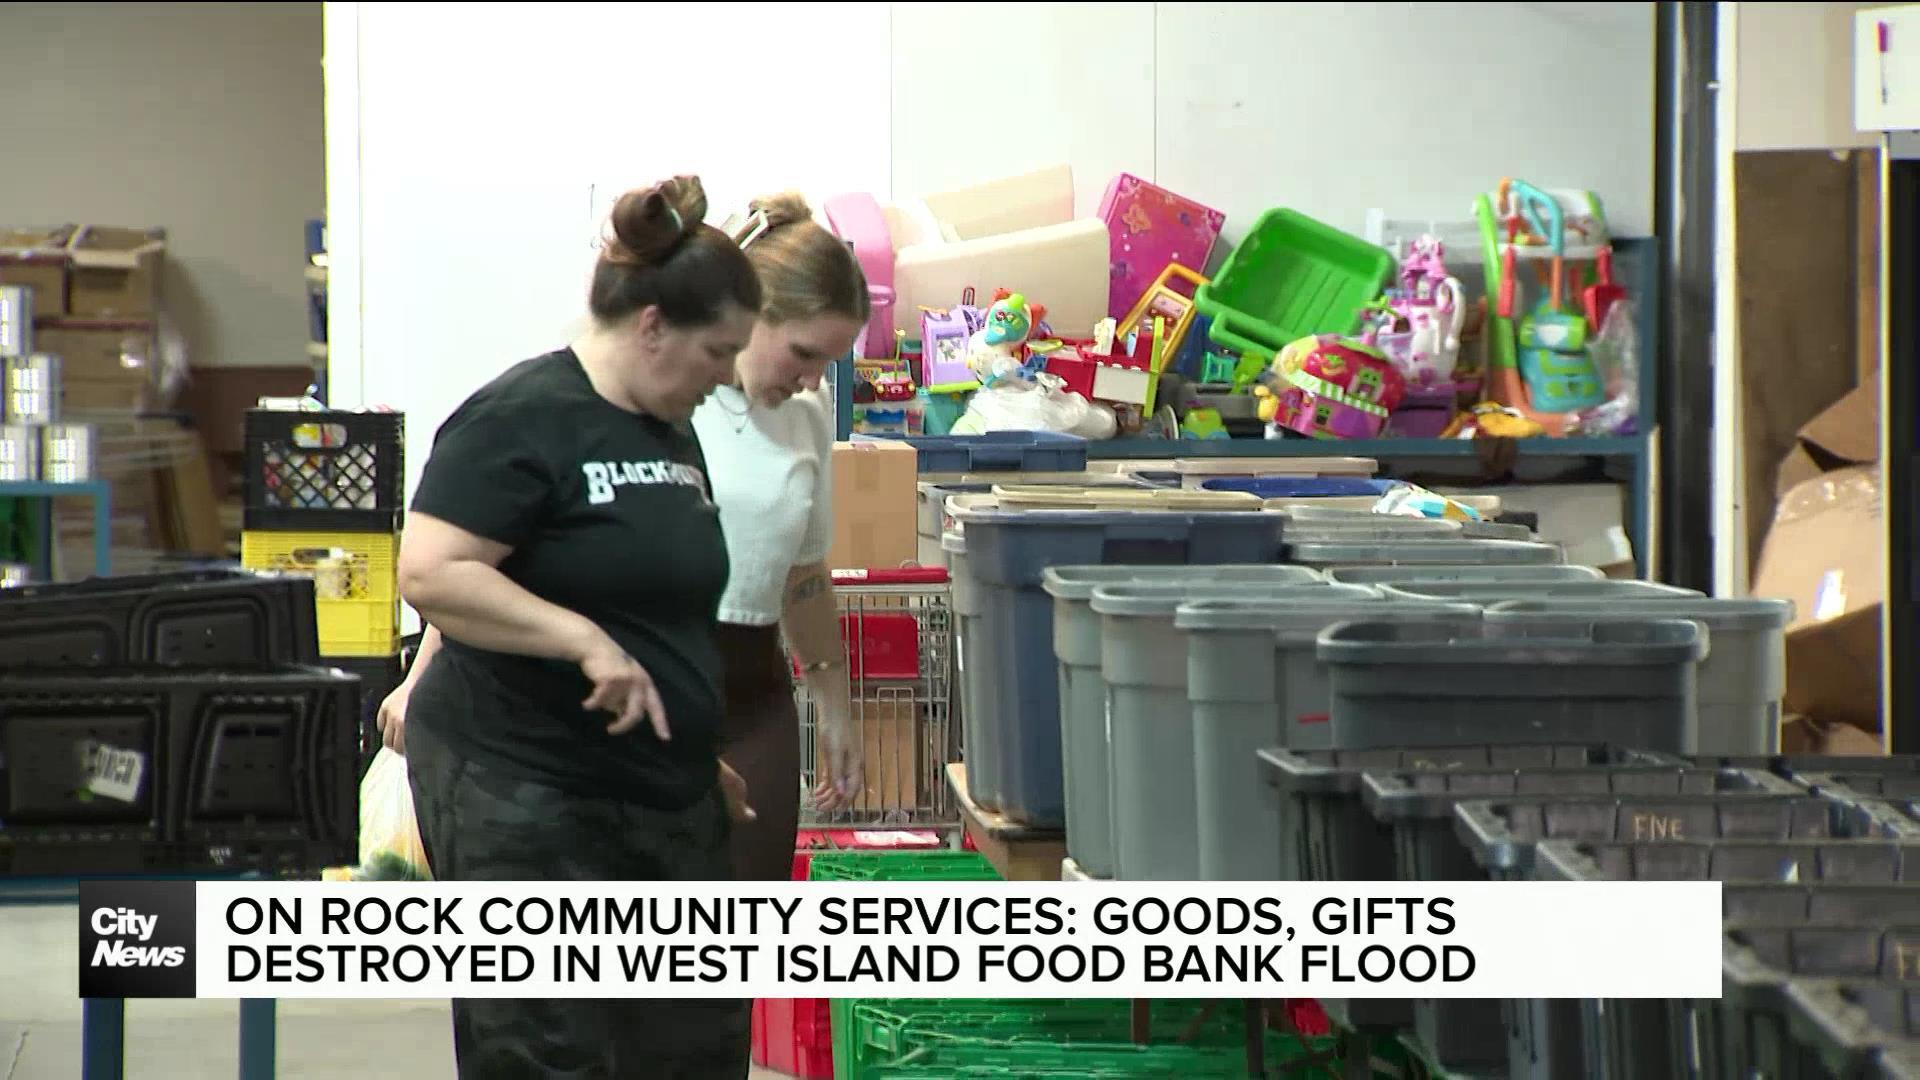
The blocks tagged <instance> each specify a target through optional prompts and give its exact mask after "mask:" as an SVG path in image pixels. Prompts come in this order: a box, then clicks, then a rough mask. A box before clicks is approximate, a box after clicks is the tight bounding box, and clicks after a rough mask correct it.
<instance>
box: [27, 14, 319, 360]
mask: <svg viewBox="0 0 1920 1080" xmlns="http://www.w3.org/2000/svg"><path fill="white" fill-rule="evenodd" d="M320 37H321V12H320V5H319V4H317V3H287V4H267V3H249V4H212V3H201V4H179V3H168V4H130V3H117V4H113V3H9V4H0V71H4V72H5V75H4V76H0V85H4V86H5V87H6V88H7V90H6V95H5V99H4V106H3V107H0V147H4V148H5V149H4V164H3V165H0V219H5V221H6V222H7V223H8V224H16V223H17V224H45V223H57V222H92V223H97V224H107V225H160V226H165V227H166V229H167V230H168V233H169V251H168V257H169V259H170V260H171V263H172V265H171V268H170V270H169V272H168V274H167V277H166V279H165V281H164V282H163V284H162V288H163V289H164V291H165V295H166V301H167V305H168V307H169V309H170V310H171V311H172V313H173V314H174V315H175V317H176V318H177V319H178V320H179V324H180V327H181V330H182V333H183V335H184V336H185V339H186V343H187V346H188V349H189V353H190V358H191V360H192V362H193V363H194V364H196V365H206V366H233V365H262V364H292V365H306V364H308V363H310V361H309V360H308V359H307V355H306V341H307V336H308V335H307V300H306V286H305V284H304V282H303V279H302V276H301V275H302V267H303V265H304V263H305V252H304V249H303V246H302V240H301V237H302V230H303V228H304V225H305V222H306V221H307V220H308V219H309V218H315V217H319V216H321V215H322V214H323V213H324V212H325V210H326V194H325V193H326V172H325V165H324V153H323V139H322V131H323V128H322V117H323V115H324V114H323V99H322V92H321V79H320Z"/></svg>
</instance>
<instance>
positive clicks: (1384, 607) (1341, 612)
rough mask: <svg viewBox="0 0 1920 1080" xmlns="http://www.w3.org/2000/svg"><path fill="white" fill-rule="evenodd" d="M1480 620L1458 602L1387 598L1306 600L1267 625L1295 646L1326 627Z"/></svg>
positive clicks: (1470, 608) (1469, 607)
mask: <svg viewBox="0 0 1920 1080" xmlns="http://www.w3.org/2000/svg"><path fill="white" fill-rule="evenodd" d="M1480 616H1481V609H1480V607H1479V605H1477V604H1466V603H1459V602H1443V601H1438V600H1401V599H1396V598H1394V597H1391V596H1388V597H1383V598H1382V599H1379V600H1359V601H1353V602H1349V603H1337V602H1321V603H1315V602H1313V601H1312V600H1311V599H1309V600H1308V601H1306V602H1303V603H1299V604H1295V605H1294V607H1293V610H1292V611H1290V612H1288V613H1287V616H1286V618H1284V619H1275V620H1274V621H1273V622H1271V623H1269V624H1268V625H1269V626H1271V627H1272V628H1273V632H1274V636H1275V637H1276V638H1278V639H1279V640H1281V641H1284V642H1287V643H1289V644H1293V645H1298V644H1301V643H1303V642H1311V641H1315V640H1318V639H1319V637H1320V635H1321V634H1323V633H1325V632H1326V630H1327V628H1328V627H1332V626H1339V625H1341V624H1343V623H1349V622H1382V623H1402V622H1409V623H1411V622H1421V623H1427V622H1446V623H1461V622H1466V623H1474V624H1478V623H1479V621H1480Z"/></svg>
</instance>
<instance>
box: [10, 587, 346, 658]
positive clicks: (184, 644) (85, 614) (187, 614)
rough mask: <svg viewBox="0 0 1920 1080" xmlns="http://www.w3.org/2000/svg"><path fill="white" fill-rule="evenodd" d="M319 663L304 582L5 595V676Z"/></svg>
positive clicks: (309, 590)
mask: <svg viewBox="0 0 1920 1080" xmlns="http://www.w3.org/2000/svg"><path fill="white" fill-rule="evenodd" d="M319 661H320V632H319V629H318V626H317V623H316V614H315V607H314V594H313V582H312V580H310V579H307V578H301V577H293V576H281V575H268V574H258V573H254V572H253V571H249V570H240V569H237V568H236V569H201V570H182V571H173V572H169V573H160V574H134V575H127V576H123V577H104V578H90V579H87V580H85V581H79V582H73V583H70V584H58V585H28V586H24V587H21V588H16V589H0V671H3V670H17V669H21V668H35V669H49V668H52V669H57V668H93V667H117V666H124V665H137V666H158V667H200V668H212V667H222V666H227V665H236V664H237V665H242V666H247V665H253V664H313V663H318V662H319Z"/></svg>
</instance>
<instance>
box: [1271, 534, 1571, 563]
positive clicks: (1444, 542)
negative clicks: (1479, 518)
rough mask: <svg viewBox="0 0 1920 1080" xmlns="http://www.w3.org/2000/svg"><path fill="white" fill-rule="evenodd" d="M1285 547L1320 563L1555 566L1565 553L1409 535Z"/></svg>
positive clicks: (1526, 544)
mask: <svg viewBox="0 0 1920 1080" xmlns="http://www.w3.org/2000/svg"><path fill="white" fill-rule="evenodd" d="M1287 550H1288V552H1289V554H1290V555H1291V557H1292V558H1293V560H1294V561H1295V562H1304V563H1317V564H1319V565H1321V566H1343V565H1344V566H1454V565H1458V564H1461V563H1474V564H1479V565H1483V566H1496V565H1499V566H1516V565H1525V566H1557V565H1560V564H1561V562H1562V561H1563V559H1564V558H1565V556H1564V555H1563V554H1562V553H1561V551H1560V548H1559V547H1558V546H1556V545H1554V544H1541V543H1534V542H1530V541H1521V540H1465V539H1461V540H1454V539H1436V538H1433V537H1408V538H1406V539H1404V540H1395V541H1392V542H1355V541H1352V540H1347V539H1333V540H1320V539H1313V540H1307V541H1304V542H1298V543H1295V542H1293V541H1292V540H1291V538H1290V539H1289V542H1288V544H1287Z"/></svg>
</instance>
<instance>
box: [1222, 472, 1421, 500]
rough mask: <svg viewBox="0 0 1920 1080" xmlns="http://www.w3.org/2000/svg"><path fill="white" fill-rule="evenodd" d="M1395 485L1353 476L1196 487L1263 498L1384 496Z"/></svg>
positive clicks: (1228, 480) (1242, 480)
mask: <svg viewBox="0 0 1920 1080" xmlns="http://www.w3.org/2000/svg"><path fill="white" fill-rule="evenodd" d="M1399 486H1400V482H1399V481H1398V480H1369V479H1363V478H1360V477H1353V476H1222V477H1219V478H1217V479H1213V480H1203V481H1201V483H1200V487H1201V488H1202V489H1203V490H1206V491H1243V492H1246V493H1247V494H1249V495H1258V496H1260V497H1261V498H1263V499H1325V498H1338V497H1341V496H1346V497H1352V496H1355V495H1361V496H1365V495H1385V494H1386V493H1387V492H1389V491H1391V490H1393V489H1394V488H1396V487H1399Z"/></svg>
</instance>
